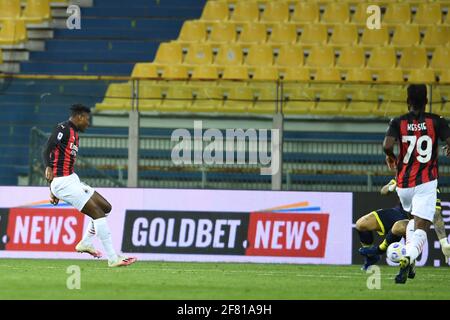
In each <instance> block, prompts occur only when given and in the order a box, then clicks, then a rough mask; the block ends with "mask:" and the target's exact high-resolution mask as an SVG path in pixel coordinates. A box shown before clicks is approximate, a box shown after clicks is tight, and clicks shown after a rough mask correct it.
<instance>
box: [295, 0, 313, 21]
mask: <svg viewBox="0 0 450 320" xmlns="http://www.w3.org/2000/svg"><path fill="white" fill-rule="evenodd" d="M319 13H320V12H319V6H318V5H317V3H315V2H303V1H296V4H295V8H294V13H293V15H292V17H291V22H295V23H302V24H309V23H316V22H318V21H319Z"/></svg>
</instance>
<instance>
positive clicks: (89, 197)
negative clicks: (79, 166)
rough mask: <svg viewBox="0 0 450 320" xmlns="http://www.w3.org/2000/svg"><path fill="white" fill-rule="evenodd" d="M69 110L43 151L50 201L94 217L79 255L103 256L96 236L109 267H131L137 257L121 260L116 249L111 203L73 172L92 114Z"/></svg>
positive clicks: (74, 108)
mask: <svg viewBox="0 0 450 320" xmlns="http://www.w3.org/2000/svg"><path fill="white" fill-rule="evenodd" d="M70 110H71V116H70V118H69V120H68V121H66V122H62V123H60V124H58V125H57V126H56V128H55V129H54V130H53V132H52V134H51V136H50V138H49V139H48V142H47V145H46V147H45V149H44V152H43V159H44V164H45V178H46V179H47V181H48V182H49V183H50V190H51V193H50V197H51V199H50V202H51V203H52V204H54V205H57V204H58V202H59V200H60V199H61V200H64V201H65V202H67V203H69V204H71V205H72V206H74V207H75V208H76V209H78V210H79V211H81V212H83V213H84V214H86V215H88V216H89V217H91V218H92V220H90V221H89V226H88V228H87V230H86V232H85V234H84V236H83V239H82V240H81V241H80V243H78V244H77V246H76V248H75V249H76V250H77V251H78V252H86V253H89V254H90V255H92V256H94V257H96V258H99V257H101V253H100V252H99V251H97V250H96V249H95V248H94V246H93V244H92V238H93V237H94V236H95V235H97V237H98V238H99V239H100V241H101V242H102V244H103V247H104V249H105V251H106V253H107V256H108V265H109V266H110V267H120V266H127V265H130V264H132V263H134V262H135V261H136V258H127V257H119V256H118V255H117V254H116V252H115V250H114V248H113V244H112V239H111V232H110V229H109V226H108V223H107V221H106V215H107V214H108V213H109V212H111V210H112V207H111V204H110V203H109V202H108V201H106V200H105V198H103V197H102V196H101V195H100V194H99V193H97V192H96V191H95V190H94V189H93V188H91V187H90V186H88V185H86V184H84V183H82V182H81V181H80V179H79V178H78V175H77V174H76V173H75V172H74V165H75V160H76V158H77V153H78V147H79V137H78V132H84V131H85V130H86V129H87V128H88V127H89V124H90V112H91V111H90V109H89V108H87V107H85V106H83V105H80V104H76V105H73V106H72V107H71V108H70Z"/></svg>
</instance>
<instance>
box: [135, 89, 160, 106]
mask: <svg viewBox="0 0 450 320" xmlns="http://www.w3.org/2000/svg"><path fill="white" fill-rule="evenodd" d="M161 101H162V92H161V87H159V86H156V85H154V84H152V83H144V84H143V85H142V86H140V87H139V101H138V103H139V110H140V111H153V110H155V109H157V108H158V107H159V106H160V105H161Z"/></svg>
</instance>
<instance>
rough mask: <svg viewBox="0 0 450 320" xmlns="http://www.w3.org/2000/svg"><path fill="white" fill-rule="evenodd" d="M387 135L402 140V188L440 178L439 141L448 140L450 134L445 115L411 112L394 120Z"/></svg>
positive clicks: (399, 172)
mask: <svg viewBox="0 0 450 320" xmlns="http://www.w3.org/2000/svg"><path fill="white" fill-rule="evenodd" d="M386 136H390V137H394V138H396V139H397V141H398V142H399V155H398V157H397V186H398V187H399V188H412V187H415V186H417V185H420V184H422V183H426V182H429V181H433V180H436V179H437V178H438V155H439V147H438V140H439V139H440V140H442V141H445V140H446V139H447V138H448V137H450V128H449V127H448V124H447V121H446V120H445V119H444V118H443V117H441V116H438V115H436V114H433V113H426V112H424V113H419V114H415V113H414V112H410V113H407V114H404V115H402V116H400V117H397V118H394V119H392V120H391V122H390V123H389V128H388V130H387V133H386Z"/></svg>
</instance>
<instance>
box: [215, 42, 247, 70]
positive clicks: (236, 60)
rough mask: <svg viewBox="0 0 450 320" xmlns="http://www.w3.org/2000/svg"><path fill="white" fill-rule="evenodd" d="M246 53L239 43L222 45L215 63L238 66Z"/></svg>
mask: <svg viewBox="0 0 450 320" xmlns="http://www.w3.org/2000/svg"><path fill="white" fill-rule="evenodd" d="M243 57H244V55H243V54H242V48H241V46H239V45H222V46H221V47H220V48H219V51H218V53H217V57H216V61H215V64H217V65H226V66H238V65H241V64H242V61H243Z"/></svg>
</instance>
